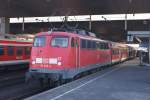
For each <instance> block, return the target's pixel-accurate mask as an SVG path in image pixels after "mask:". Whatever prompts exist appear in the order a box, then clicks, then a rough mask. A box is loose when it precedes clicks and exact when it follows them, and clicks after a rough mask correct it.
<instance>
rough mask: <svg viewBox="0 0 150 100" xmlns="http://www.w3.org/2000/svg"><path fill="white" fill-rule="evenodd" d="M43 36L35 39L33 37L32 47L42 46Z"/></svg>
mask: <svg viewBox="0 0 150 100" xmlns="http://www.w3.org/2000/svg"><path fill="white" fill-rule="evenodd" d="M45 39H46V38H45V37H43V36H40V37H36V38H35V39H34V44H33V46H34V47H42V46H44V45H45Z"/></svg>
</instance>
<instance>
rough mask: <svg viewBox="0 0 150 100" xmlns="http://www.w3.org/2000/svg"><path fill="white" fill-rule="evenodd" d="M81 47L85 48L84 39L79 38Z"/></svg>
mask: <svg viewBox="0 0 150 100" xmlns="http://www.w3.org/2000/svg"><path fill="white" fill-rule="evenodd" d="M81 48H82V49H85V48H86V40H84V39H81Z"/></svg>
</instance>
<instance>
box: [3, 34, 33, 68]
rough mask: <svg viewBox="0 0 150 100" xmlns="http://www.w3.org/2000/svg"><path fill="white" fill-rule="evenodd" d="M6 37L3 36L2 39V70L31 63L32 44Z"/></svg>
mask: <svg viewBox="0 0 150 100" xmlns="http://www.w3.org/2000/svg"><path fill="white" fill-rule="evenodd" d="M5 35H6V36H5ZM5 35H2V34H1V38H0V69H8V66H10V67H12V66H14V65H18V64H27V63H29V59H30V51H31V47H32V42H31V41H24V40H20V39H16V38H12V35H9V34H5Z"/></svg>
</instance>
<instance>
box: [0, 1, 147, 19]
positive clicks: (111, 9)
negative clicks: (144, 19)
mask: <svg viewBox="0 0 150 100" xmlns="http://www.w3.org/2000/svg"><path fill="white" fill-rule="evenodd" d="M149 4H150V0H0V17H21V16H25V17H29V16H62V15H90V14H92V15H93V14H119V13H149V12H150V6H149Z"/></svg>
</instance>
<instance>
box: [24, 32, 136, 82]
mask: <svg viewBox="0 0 150 100" xmlns="http://www.w3.org/2000/svg"><path fill="white" fill-rule="evenodd" d="M135 53H136V51H135V50H134V49H133V48H132V47H129V46H127V45H126V44H122V43H115V42H111V41H107V40H102V39H99V38H96V37H95V35H94V33H91V32H87V31H85V30H79V29H73V30H68V29H56V30H53V31H49V32H41V33H38V34H37V35H36V36H35V38H34V43H33V47H32V51H31V58H30V67H29V71H28V72H27V74H26V79H27V80H30V79H32V78H37V79H50V80H62V79H73V78H75V77H76V76H77V75H79V74H80V73H83V72H86V71H89V70H92V69H96V68H100V67H102V66H107V65H112V64H115V63H120V62H123V61H125V60H127V59H131V58H134V57H135Z"/></svg>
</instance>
